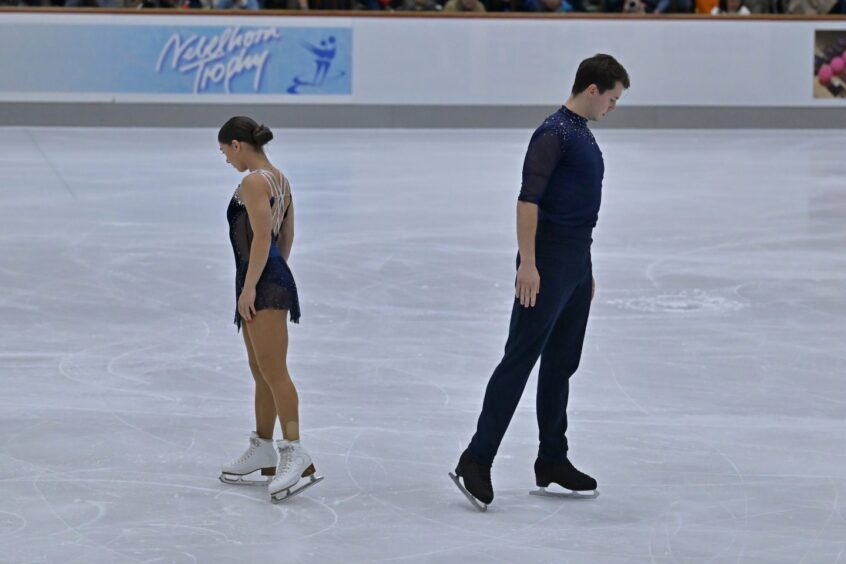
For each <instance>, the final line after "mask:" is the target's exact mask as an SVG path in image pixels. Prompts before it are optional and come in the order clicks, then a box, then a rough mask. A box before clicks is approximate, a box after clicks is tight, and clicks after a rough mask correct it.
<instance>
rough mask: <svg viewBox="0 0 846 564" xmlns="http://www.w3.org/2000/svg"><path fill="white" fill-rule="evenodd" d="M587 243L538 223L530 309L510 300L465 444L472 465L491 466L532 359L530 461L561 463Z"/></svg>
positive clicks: (581, 331)
mask: <svg viewBox="0 0 846 564" xmlns="http://www.w3.org/2000/svg"><path fill="white" fill-rule="evenodd" d="M591 242H592V239H591V230H590V229H574V228H568V227H563V226H558V225H554V224H550V223H539V224H538V232H537V236H536V239H535V264H536V265H537V268H538V273H539V274H540V292H539V293H538V296H537V301H536V303H535V306H534V307H530V308H525V307H523V306H522V305H520V301H519V300H517V299H515V300H514V306H513V309H512V311H511V326H510V329H509V332H508V340H507V342H506V344H505V354H504V355H503V357H502V360H501V361H500V363H499V365H498V366H497V367H496V370H494V372H493V375H492V376H491V379H490V381H489V382H488V387H487V390H486V391H485V400H484V403H483V405H482V413H481V415H480V416H479V422H478V424H477V427H476V434H475V435H474V436H473V439H472V441H471V442H470V447H469V450H470V454H471V456H473V458H475V459H476V460H477V461H478V462H481V463H483V464H492V463H493V459H494V457H495V456H496V453H497V450H498V449H499V445H500V443H501V442H502V438H503V436H504V435H505V430H506V429H507V428H508V424H509V423H510V422H511V418H512V416H513V415H514V411H515V410H516V409H517V404H518V403H519V401H520V396H522V395H523V390H524V389H525V387H526V381H527V380H528V379H529V374H530V373H531V371H532V369H533V368H534V366H535V364H536V363H537V361H538V358H540V361H541V364H540V372H539V375H538V391H537V417H538V431H539V439H540V447H539V449H538V456H539V457H540V458H542V459H544V460H546V461H549V462H559V461H561V460H563V459H565V458H566V457H567V439H566V437H565V433H566V432H567V400H568V397H569V393H570V376H572V375H573V374H574V373H575V372H576V369H577V368H578V367H579V361H580V359H581V356H582V344H583V342H584V338H585V329H586V328H587V320H588V315H589V313H590V301H591V283H592V279H593V274H592V268H591V257H590V246H591ZM517 265H518V267H519V265H520V257H519V255H518V257H517Z"/></svg>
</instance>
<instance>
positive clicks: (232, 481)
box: [220, 473, 273, 487]
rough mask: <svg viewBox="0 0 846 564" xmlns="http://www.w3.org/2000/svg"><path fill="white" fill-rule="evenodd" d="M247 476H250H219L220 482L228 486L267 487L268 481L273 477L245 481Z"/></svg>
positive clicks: (224, 474)
mask: <svg viewBox="0 0 846 564" xmlns="http://www.w3.org/2000/svg"><path fill="white" fill-rule="evenodd" d="M247 476H251V474H247V475H245V476H239V475H238V474H226V473H223V474H221V475H220V481H221V482H223V483H224V484H227V485H230V486H265V487H266V486H267V485H268V484H270V481H271V480H272V479H273V476H268V477H266V478H263V479H261V480H255V479H247Z"/></svg>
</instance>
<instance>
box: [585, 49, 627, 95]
mask: <svg viewBox="0 0 846 564" xmlns="http://www.w3.org/2000/svg"><path fill="white" fill-rule="evenodd" d="M618 82H621V83H622V84H623V88H628V87H629V73H627V72H626V69H624V68H623V65H621V64H620V63H619V62H617V59H615V58H614V57H612V56H611V55H603V54H601V53H600V54H599V55H594V56H593V57H591V58H589V59H585V60H584V61H582V63H581V64H580V65H579V70H577V71H576V80H575V81H574V82H573V95H574V96H575V95H577V94H581V93H582V92H584V91H585V90H587V88H588V86H590V85H591V84H596V86H597V88H599V93H600V94H602V93H603V92H605V91H606V90H611V89H612V88H614V86H615V85H616V84H617V83H618Z"/></svg>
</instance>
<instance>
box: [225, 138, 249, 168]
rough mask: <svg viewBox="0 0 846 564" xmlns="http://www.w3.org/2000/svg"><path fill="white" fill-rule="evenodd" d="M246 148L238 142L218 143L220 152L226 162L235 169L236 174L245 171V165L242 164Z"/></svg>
mask: <svg viewBox="0 0 846 564" xmlns="http://www.w3.org/2000/svg"><path fill="white" fill-rule="evenodd" d="M245 149H246V147H244V145H243V144H242V143H241V142H240V141H233V142H231V143H220V152H221V153H223V156H225V157H226V162H227V163H229V164H231V165H232V166H233V167H235V170H237V171H238V172H244V171H245V170H247V165H245V164H244V163H243V159H242V157H243V155H244V150H245Z"/></svg>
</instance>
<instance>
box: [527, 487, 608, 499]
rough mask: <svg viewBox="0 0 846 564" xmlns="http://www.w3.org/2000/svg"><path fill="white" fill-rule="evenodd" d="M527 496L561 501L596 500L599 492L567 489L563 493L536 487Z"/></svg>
mask: <svg viewBox="0 0 846 564" xmlns="http://www.w3.org/2000/svg"><path fill="white" fill-rule="evenodd" d="M529 495H536V496H539V497H557V498H563V499H596V498H598V497H599V492H598V491H597V490H589V491H581V492H578V491H574V490H568V489H564V490H563V491H549V490H548V489H546V488H542V487H538V489H536V490H532V491H530V492H529Z"/></svg>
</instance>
